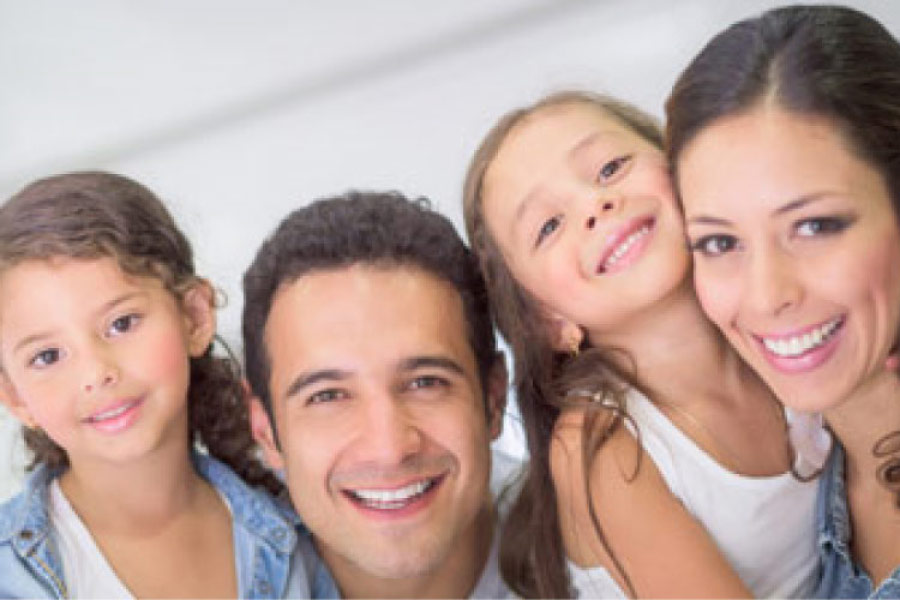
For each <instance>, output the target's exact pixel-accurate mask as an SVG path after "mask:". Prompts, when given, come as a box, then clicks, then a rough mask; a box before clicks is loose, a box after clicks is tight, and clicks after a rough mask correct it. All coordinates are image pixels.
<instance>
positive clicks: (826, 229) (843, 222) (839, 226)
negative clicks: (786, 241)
mask: <svg viewBox="0 0 900 600" xmlns="http://www.w3.org/2000/svg"><path fill="white" fill-rule="evenodd" d="M852 222H853V221H852V219H850V218H848V217H811V218H809V219H803V220H800V221H797V222H796V223H795V224H794V232H795V233H796V234H797V235H799V236H801V237H819V236H828V235H836V234H838V233H841V232H842V231H844V230H845V229H847V227H849V226H850V225H851V224H852ZM812 225H816V226H817V230H816V231H813V232H811V233H801V232H800V230H801V228H803V227H805V226H812Z"/></svg>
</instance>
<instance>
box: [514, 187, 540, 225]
mask: <svg viewBox="0 0 900 600" xmlns="http://www.w3.org/2000/svg"><path fill="white" fill-rule="evenodd" d="M538 195H539V192H538V190H537V188H535V189H533V190H531V191H530V192H528V193H527V194H525V198H523V199H522V203H521V204H519V206H518V207H517V208H516V212H515V214H514V215H513V218H512V223H511V225H512V229H513V230H515V229H516V228H518V225H519V223H520V222H521V221H522V216H523V215H524V214H525V213H526V212H528V210H529V209H530V208H531V205H532V204H534V203H535V202H536V201H537V199H538Z"/></svg>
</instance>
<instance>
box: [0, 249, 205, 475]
mask: <svg viewBox="0 0 900 600" xmlns="http://www.w3.org/2000/svg"><path fill="white" fill-rule="evenodd" d="M209 300H210V290H209V288H208V286H206V285H200V284H198V285H197V286H195V287H194V288H192V289H191V290H190V291H189V292H188V293H187V294H185V298H184V301H183V306H184V308H182V307H181V306H179V303H178V301H177V300H176V298H175V297H174V296H173V295H172V293H170V292H169V291H168V290H166V289H165V288H164V287H163V284H162V282H160V281H159V280H157V279H155V278H150V277H141V278H136V277H130V276H128V275H126V274H125V273H124V272H123V271H122V270H121V269H120V268H119V266H118V263H117V262H116V261H115V260H113V259H111V258H100V259H95V260H76V259H69V258H57V259H53V260H50V261H46V260H32V261H26V262H23V263H20V264H18V265H17V266H14V267H12V268H10V269H9V270H7V271H6V272H5V273H3V275H2V277H0V361H2V366H3V372H4V376H3V377H2V382H3V385H2V389H0V393H2V399H3V401H4V403H5V404H6V405H7V406H8V407H9V408H10V409H11V410H12V411H13V413H14V414H15V415H16V416H17V417H19V419H21V420H22V421H23V422H24V423H25V424H26V425H37V426H40V427H41V428H42V429H43V430H44V431H45V432H46V433H47V435H49V436H50V437H51V438H52V439H53V440H54V441H55V442H56V443H58V444H59V445H60V446H62V447H63V448H64V449H65V450H66V451H67V453H68V454H69V458H70V460H71V461H72V463H73V465H74V464H78V463H82V464H86V463H98V462H107V463H109V462H121V461H128V460H133V459H137V458H140V457H142V456H145V455H147V454H148V453H150V452H152V451H154V450H157V449H159V448H161V447H163V446H166V445H168V444H173V443H174V444H178V445H179V446H181V447H183V446H184V444H185V439H186V435H187V410H186V408H187V405H186V395H187V388H188V381H189V356H190V355H199V354H201V353H202V352H203V351H204V350H205V348H206V347H207V346H208V344H209V342H210V339H211V336H212V334H213V328H214V317H213V312H212V308H211V305H210V302H209Z"/></svg>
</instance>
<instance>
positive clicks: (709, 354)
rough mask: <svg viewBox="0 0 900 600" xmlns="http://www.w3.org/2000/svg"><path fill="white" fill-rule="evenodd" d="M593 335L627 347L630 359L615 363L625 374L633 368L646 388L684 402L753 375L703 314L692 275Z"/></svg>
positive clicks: (603, 343)
mask: <svg viewBox="0 0 900 600" xmlns="http://www.w3.org/2000/svg"><path fill="white" fill-rule="evenodd" d="M589 338H590V341H591V343H592V344H593V345H597V346H600V347H607V348H608V347H614V348H620V349H622V350H624V351H625V352H626V354H627V356H628V360H627V361H621V363H622V364H619V365H617V366H619V367H620V368H622V369H624V370H625V372H626V373H627V372H629V371H630V370H631V369H632V368H634V369H635V371H636V372H635V375H636V377H637V380H638V383H639V384H640V385H641V386H642V387H643V388H644V389H645V391H647V392H648V393H650V394H651V395H652V396H653V397H654V398H657V399H665V400H666V401H667V402H672V403H678V404H683V403H685V402H687V401H689V400H690V399H691V398H694V397H696V396H697V394H698V392H703V391H707V390H709V391H711V392H714V393H715V392H717V394H716V395H719V394H721V393H722V392H724V391H725V389H726V388H727V389H731V388H732V386H733V385H734V384H735V383H738V382H740V381H747V379H748V377H752V376H751V375H750V372H749V371H748V370H747V367H746V366H745V365H744V363H743V362H742V361H741V360H740V359H739V358H738V357H737V355H736V354H735V353H734V351H733V350H732V349H731V347H730V346H729V345H728V343H727V342H726V341H725V340H724V338H723V337H722V335H721V334H720V333H719V332H718V330H717V329H716V328H715V326H714V325H713V324H712V323H710V322H709V320H708V319H707V318H706V316H705V315H704V314H703V311H702V310H701V308H700V303H699V301H698V300H697V297H696V295H695V293H694V291H693V287H692V286H691V282H690V280H689V279H688V280H686V281H685V282H684V283H683V284H682V285H681V286H679V287H678V288H676V289H675V290H673V291H672V293H670V294H669V295H668V296H667V297H665V298H663V299H662V300H660V301H659V302H657V303H654V304H653V305H652V306H650V307H648V309H647V310H645V311H642V312H640V313H638V314H636V315H634V316H633V317H632V318H631V319H629V320H628V321H625V322H623V323H621V324H620V326H619V327H617V329H616V330H615V331H606V332H602V333H594V334H590V336H589ZM629 361H630V362H629ZM685 365H690V368H689V369H686V368H685Z"/></svg>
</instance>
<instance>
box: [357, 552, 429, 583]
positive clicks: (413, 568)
mask: <svg viewBox="0 0 900 600" xmlns="http://www.w3.org/2000/svg"><path fill="white" fill-rule="evenodd" d="M404 550H405V551H403V552H398V553H396V554H393V555H390V556H386V555H385V552H384V550H383V549H382V551H381V552H380V553H379V556H378V557H377V558H376V559H375V560H371V561H367V564H365V568H364V570H365V571H366V572H368V573H369V574H370V575H373V576H375V577H378V578H380V579H410V578H417V577H421V576H424V575H427V574H428V573H430V572H432V571H434V570H436V569H437V568H438V567H439V566H440V564H441V562H443V561H442V560H441V558H442V556H436V555H435V553H429V552H428V551H427V550H426V551H424V552H423V551H422V550H414V549H412V548H409V549H404ZM361 566H362V564H361Z"/></svg>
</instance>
